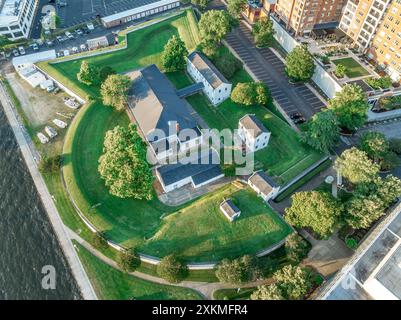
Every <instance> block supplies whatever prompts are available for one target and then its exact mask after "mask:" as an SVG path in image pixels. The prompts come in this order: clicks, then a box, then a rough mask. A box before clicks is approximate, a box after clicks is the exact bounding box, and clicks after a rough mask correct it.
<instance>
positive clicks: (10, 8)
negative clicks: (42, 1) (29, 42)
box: [0, 0, 39, 40]
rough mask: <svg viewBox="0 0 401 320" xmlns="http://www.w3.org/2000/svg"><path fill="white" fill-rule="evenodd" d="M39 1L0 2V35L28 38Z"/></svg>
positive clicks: (14, 38)
mask: <svg viewBox="0 0 401 320" xmlns="http://www.w3.org/2000/svg"><path fill="white" fill-rule="evenodd" d="M38 2H39V0H0V35H2V36H5V37H7V38H8V39H10V40H17V39H22V38H28V37H29V32H30V30H31V25H32V22H33V18H34V15H35V9H36V6H37V4H38Z"/></svg>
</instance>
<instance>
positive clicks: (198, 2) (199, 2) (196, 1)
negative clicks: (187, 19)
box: [191, 0, 209, 11]
mask: <svg viewBox="0 0 401 320" xmlns="http://www.w3.org/2000/svg"><path fill="white" fill-rule="evenodd" d="M191 3H192V4H193V5H195V6H197V7H198V8H199V9H200V10H201V11H204V10H205V9H206V7H207V5H208V3H209V0H191Z"/></svg>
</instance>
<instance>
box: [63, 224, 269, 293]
mask: <svg viewBox="0 0 401 320" xmlns="http://www.w3.org/2000/svg"><path fill="white" fill-rule="evenodd" d="M65 228H66V229H67V231H68V233H69V236H70V238H71V239H72V240H75V241H77V242H78V243H79V244H80V245H82V246H83V247H84V248H85V249H87V250H88V251H89V252H90V253H92V254H93V255H94V256H96V257H97V258H99V259H100V260H102V261H103V262H104V263H106V264H108V265H109V266H111V267H113V268H115V269H117V270H120V271H121V269H120V268H119V267H118V266H117V263H116V262H115V261H114V260H112V259H110V258H108V257H106V256H105V255H104V254H102V253H101V252H99V251H98V250H97V249H96V248H94V247H93V246H92V245H91V244H90V243H88V242H87V241H86V240H84V239H82V238H81V237H80V236H79V235H78V234H76V233H75V232H74V231H72V230H71V229H68V228H67V227H65ZM129 274H131V275H133V276H136V277H138V278H141V279H144V280H147V281H151V282H155V283H159V284H163V285H170V286H177V287H185V288H189V289H192V290H195V291H197V292H199V293H200V294H201V295H202V296H203V297H204V298H205V299H208V300H212V299H213V292H214V291H216V290H219V289H233V288H238V286H235V285H229V284H224V283H220V282H212V283H210V282H197V281H182V282H180V283H179V284H171V283H170V282H167V281H165V280H163V279H161V278H158V277H155V276H152V275H149V274H146V273H143V272H139V271H134V272H130V273H129ZM265 283H266V280H263V281H259V282H251V283H247V284H246V285H242V286H241V288H246V287H255V286H258V285H261V284H265Z"/></svg>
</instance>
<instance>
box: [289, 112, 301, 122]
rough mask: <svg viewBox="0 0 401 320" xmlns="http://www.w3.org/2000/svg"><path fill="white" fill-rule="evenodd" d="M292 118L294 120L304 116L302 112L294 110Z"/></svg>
mask: <svg viewBox="0 0 401 320" xmlns="http://www.w3.org/2000/svg"><path fill="white" fill-rule="evenodd" d="M290 118H291V119H292V120H294V119H298V118H303V115H302V113H300V112H293V113H291V114H290Z"/></svg>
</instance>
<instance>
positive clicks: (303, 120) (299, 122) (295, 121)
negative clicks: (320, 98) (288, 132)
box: [294, 117, 306, 124]
mask: <svg viewBox="0 0 401 320" xmlns="http://www.w3.org/2000/svg"><path fill="white" fill-rule="evenodd" d="M305 121H306V120H305V118H304V117H301V118H297V119H295V120H294V123H295V124H301V123H304V122H305Z"/></svg>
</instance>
